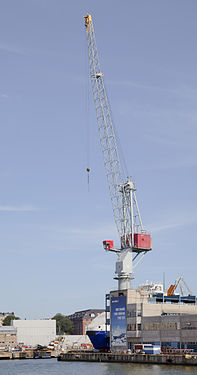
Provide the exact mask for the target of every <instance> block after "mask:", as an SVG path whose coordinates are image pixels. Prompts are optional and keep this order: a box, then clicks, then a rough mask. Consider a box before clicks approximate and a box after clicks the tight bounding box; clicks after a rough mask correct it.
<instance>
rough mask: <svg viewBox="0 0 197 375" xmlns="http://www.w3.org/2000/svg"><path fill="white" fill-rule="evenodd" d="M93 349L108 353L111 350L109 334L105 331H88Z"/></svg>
mask: <svg viewBox="0 0 197 375" xmlns="http://www.w3.org/2000/svg"><path fill="white" fill-rule="evenodd" d="M86 334H87V335H88V337H89V339H90V341H91V343H92V345H93V347H94V348H95V349H97V350H99V351H108V350H109V349H110V338H109V332H105V331H87V332H86Z"/></svg>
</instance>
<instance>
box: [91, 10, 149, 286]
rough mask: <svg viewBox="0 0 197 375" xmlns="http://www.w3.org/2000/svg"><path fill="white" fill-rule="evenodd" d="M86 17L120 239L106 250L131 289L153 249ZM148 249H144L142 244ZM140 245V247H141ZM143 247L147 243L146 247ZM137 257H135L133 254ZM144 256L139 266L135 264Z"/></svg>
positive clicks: (123, 283) (120, 279)
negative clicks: (124, 165) (125, 168)
mask: <svg viewBox="0 0 197 375" xmlns="http://www.w3.org/2000/svg"><path fill="white" fill-rule="evenodd" d="M84 18H85V27H86V36H87V43H88V55H89V66H90V78H91V85H92V92H93V97H94V104H95V108H96V115H97V123H98V130H99V137H100V143H101V149H102V154H103V160H104V165H105V172H106V176H107V181H108V186H109V191H110V197H111V202H112V209H113V215H114V219H115V223H116V227H117V230H118V234H119V237H120V249H115V248H114V246H113V241H103V245H104V248H105V250H110V251H114V252H116V253H117V254H118V260H117V262H116V271H115V273H116V274H117V276H116V277H115V279H117V280H118V283H119V284H118V289H128V288H129V286H130V280H131V278H132V277H131V274H132V272H133V268H134V267H135V265H136V264H137V263H139V260H141V259H142V257H143V256H144V255H145V253H146V252H147V251H148V250H151V239H150V235H148V234H146V233H145V231H144V229H143V225H142V220H141V216H140V212H139V208H138V204H137V199H136V195H135V190H136V189H135V186H134V183H133V182H132V181H131V179H129V178H127V180H126V182H125V181H124V178H123V173H122V169H121V165H120V159H119V155H118V148H117V141H116V137H115V133H114V128H113V123H112V116H111V110H110V105H109V101H108V97H107V93H106V90H105V86H104V79H103V77H104V74H103V73H102V71H101V67H100V62H99V56H98V50H97V46H96V39H95V34H94V27H93V22H92V17H91V15H90V14H88V15H87V16H86V17H84ZM143 241H144V242H145V245H146V246H142V242H143ZM139 245H140V246H139ZM143 245H144V244H143ZM133 254H134V255H133ZM139 254H140V255H141V256H140V258H139V259H138V260H137V262H136V264H133V261H134V260H136V258H137V257H138V256H139Z"/></svg>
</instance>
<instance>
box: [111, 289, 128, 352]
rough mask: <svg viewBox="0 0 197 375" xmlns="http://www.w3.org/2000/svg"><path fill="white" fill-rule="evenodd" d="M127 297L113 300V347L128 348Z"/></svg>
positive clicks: (113, 298)
mask: <svg viewBox="0 0 197 375" xmlns="http://www.w3.org/2000/svg"><path fill="white" fill-rule="evenodd" d="M126 329H127V320H126V297H125V296H121V297H112V298H111V347H112V346H121V347H126V346H127V336H126Z"/></svg>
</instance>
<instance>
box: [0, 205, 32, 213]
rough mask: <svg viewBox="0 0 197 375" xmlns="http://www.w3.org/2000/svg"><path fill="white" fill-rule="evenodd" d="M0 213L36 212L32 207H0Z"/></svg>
mask: <svg viewBox="0 0 197 375" xmlns="http://www.w3.org/2000/svg"><path fill="white" fill-rule="evenodd" d="M0 211H2V212H3V211H4V212H28V211H37V207H34V206H0Z"/></svg>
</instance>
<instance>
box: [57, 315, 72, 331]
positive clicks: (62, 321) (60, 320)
mask: <svg viewBox="0 0 197 375" xmlns="http://www.w3.org/2000/svg"><path fill="white" fill-rule="evenodd" d="M52 319H55V320H56V332H57V335H63V334H66V335H72V333H73V322H72V321H71V320H70V319H69V318H67V316H65V315H62V314H60V313H58V314H56V315H55V316H54V317H53V318H52Z"/></svg>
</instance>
